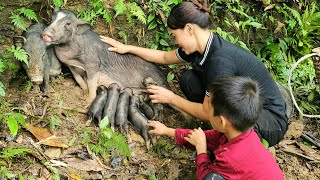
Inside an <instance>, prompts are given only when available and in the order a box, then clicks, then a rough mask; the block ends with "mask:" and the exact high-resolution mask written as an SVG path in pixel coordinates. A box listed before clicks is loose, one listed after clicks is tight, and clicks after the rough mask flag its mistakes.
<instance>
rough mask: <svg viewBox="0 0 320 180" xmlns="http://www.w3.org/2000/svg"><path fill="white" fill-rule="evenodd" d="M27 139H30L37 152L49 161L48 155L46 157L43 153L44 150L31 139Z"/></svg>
mask: <svg viewBox="0 0 320 180" xmlns="http://www.w3.org/2000/svg"><path fill="white" fill-rule="evenodd" d="M27 138H28V139H29V141H30V144H31V145H32V146H33V147H34V148H35V149H36V150H38V152H39V153H40V154H41V155H42V156H43V157H44V158H45V159H46V160H48V159H49V158H48V157H47V155H45V154H44V153H43V152H42V150H41V148H40V147H39V145H38V144H36V143H34V141H33V140H32V139H31V138H30V137H27Z"/></svg>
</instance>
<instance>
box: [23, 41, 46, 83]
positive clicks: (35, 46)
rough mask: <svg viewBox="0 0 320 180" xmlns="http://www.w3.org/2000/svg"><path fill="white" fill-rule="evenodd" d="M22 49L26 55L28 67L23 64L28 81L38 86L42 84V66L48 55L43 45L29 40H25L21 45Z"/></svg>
mask: <svg viewBox="0 0 320 180" xmlns="http://www.w3.org/2000/svg"><path fill="white" fill-rule="evenodd" d="M23 48H24V49H25V51H26V52H27V53H28V56H29V57H28V67H27V66H26V65H25V64H24V66H23V67H24V68H25V69H26V71H27V74H28V77H29V78H30V80H31V81H32V82H33V83H35V84H37V85H40V84H42V82H43V76H44V75H43V74H44V65H45V63H48V62H46V61H47V59H48V55H47V53H46V45H45V43H44V42H43V43H34V42H32V40H31V39H29V40H28V39H27V41H26V43H25V44H24V45H23Z"/></svg>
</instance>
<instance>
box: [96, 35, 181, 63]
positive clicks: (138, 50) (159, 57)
mask: <svg viewBox="0 0 320 180" xmlns="http://www.w3.org/2000/svg"><path fill="white" fill-rule="evenodd" d="M100 37H101V41H103V42H105V43H107V44H110V45H111V46H113V47H110V48H108V50H109V51H113V52H117V53H120V54H125V53H131V54H134V55H137V56H140V57H141V58H143V59H145V60H147V61H150V62H154V63H159V64H177V63H182V61H180V60H179V59H178V57H177V55H176V53H175V50H172V51H160V50H156V49H148V48H143V47H138V46H133V45H126V44H123V43H121V42H119V41H116V40H114V39H112V38H109V37H105V36H100Z"/></svg>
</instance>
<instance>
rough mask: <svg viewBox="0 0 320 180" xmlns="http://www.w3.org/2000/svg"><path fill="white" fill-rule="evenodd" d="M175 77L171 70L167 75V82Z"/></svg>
mask: <svg viewBox="0 0 320 180" xmlns="http://www.w3.org/2000/svg"><path fill="white" fill-rule="evenodd" d="M173 79H174V74H173V73H172V72H169V73H168V75H167V82H171V81H172V80H173Z"/></svg>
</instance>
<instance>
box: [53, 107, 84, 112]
mask: <svg viewBox="0 0 320 180" xmlns="http://www.w3.org/2000/svg"><path fill="white" fill-rule="evenodd" d="M55 107H56V108H61V109H64V110H72V111H77V112H79V113H82V114H87V111H86V110H84V109H75V108H71V107H65V106H62V107H60V106H55Z"/></svg>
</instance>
